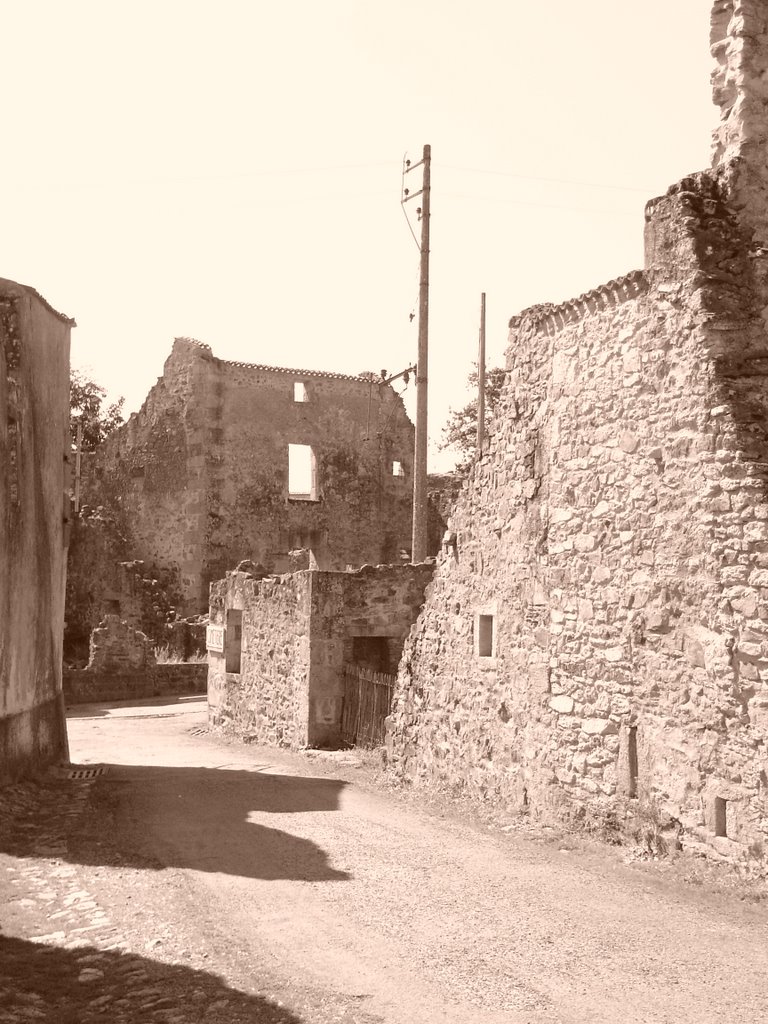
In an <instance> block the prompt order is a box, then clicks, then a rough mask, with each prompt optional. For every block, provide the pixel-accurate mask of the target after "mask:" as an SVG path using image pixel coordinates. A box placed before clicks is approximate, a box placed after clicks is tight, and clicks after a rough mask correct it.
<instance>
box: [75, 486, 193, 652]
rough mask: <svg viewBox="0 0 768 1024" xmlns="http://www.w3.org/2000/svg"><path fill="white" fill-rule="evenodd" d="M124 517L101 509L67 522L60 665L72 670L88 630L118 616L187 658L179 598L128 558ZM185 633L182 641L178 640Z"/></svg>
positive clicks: (137, 561) (128, 538)
mask: <svg viewBox="0 0 768 1024" xmlns="http://www.w3.org/2000/svg"><path fill="white" fill-rule="evenodd" d="M124 518H125V517H124V516H123V515H122V512H121V510H120V509H119V508H118V509H117V515H116V514H115V511H114V510H112V509H105V508H104V507H102V506H100V507H97V508H91V507H89V506H84V507H83V508H82V509H81V510H80V513H79V515H77V516H75V517H74V519H73V521H72V530H71V533H70V542H69V557H68V572H67V591H66V594H67V596H66V622H65V627H64V661H65V664H66V665H67V666H69V667H71V668H74V667H81V666H83V665H85V663H86V662H87V660H88V657H89V644H90V640H91V631H92V629H93V628H94V627H95V624H98V623H100V622H101V620H102V619H103V618H104V617H105V616H106V615H117V616H119V617H120V619H121V620H123V621H124V622H127V623H129V624H130V625H131V626H132V627H133V628H134V629H140V630H143V631H144V632H145V633H147V635H148V636H150V637H151V638H152V639H153V640H155V641H156V642H157V643H158V644H160V645H163V644H167V643H171V644H172V646H173V647H174V649H175V650H177V651H178V653H180V654H181V653H183V651H184V650H185V649H186V651H187V653H192V652H191V645H190V644H189V642H188V640H189V629H188V625H189V624H188V623H187V622H186V621H184V620H182V621H180V622H178V623H176V621H175V618H176V612H177V609H178V607H179V604H180V600H179V596H178V594H176V593H175V592H174V591H173V590H172V589H171V587H170V586H169V585H168V584H167V581H166V580H164V579H162V578H160V579H158V574H157V573H152V572H151V571H149V569H148V568H147V566H146V565H145V564H144V562H142V561H141V560H140V559H136V558H132V557H131V551H132V548H133V542H132V540H131V534H130V527H129V526H128V524H127V523H125V522H124ZM120 520H122V521H120ZM172 624H173V625H174V628H173V630H171V625H172ZM185 632H186V633H187V637H186V638H185V637H183V636H181V634H182V633H185ZM177 639H178V640H180V641H181V643H177V642H176V641H177Z"/></svg>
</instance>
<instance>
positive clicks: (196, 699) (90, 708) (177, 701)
mask: <svg viewBox="0 0 768 1024" xmlns="http://www.w3.org/2000/svg"><path fill="white" fill-rule="evenodd" d="M200 701H205V694H204V693H203V694H200V693H193V694H181V695H178V694H177V695H171V696H165V697H145V698H143V699H141V700H114V701H99V702H90V703H88V702H85V703H82V704H74V703H69V704H67V720H69V719H73V720H75V721H77V720H78V719H83V718H116V717H120V711H122V710H123V709H125V710H126V711H129V710H130V709H132V708H140V709H141V710H143V711H147V714H148V715H150V716H151V715H152V708H154V707H168V708H171V707H172V708H178V710H179V711H183V710H184V705H185V704H198V703H200ZM132 717H146V716H145V715H142V716H132Z"/></svg>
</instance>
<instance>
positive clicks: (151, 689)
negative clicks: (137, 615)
mask: <svg viewBox="0 0 768 1024" xmlns="http://www.w3.org/2000/svg"><path fill="white" fill-rule="evenodd" d="M207 679H208V665H207V664H206V663H205V662H202V663H201V662H190V663H187V664H182V663H178V662H177V663H163V664H158V663H157V659H156V657H155V644H154V641H153V640H151V639H150V637H148V636H147V635H146V634H145V633H142V632H141V631H140V630H138V629H133V627H132V626H130V625H129V624H128V623H127V622H124V621H121V619H120V617H119V616H118V615H107V616H105V618H104V620H103V621H102V622H101V623H100V624H99V626H97V628H96V629H94V630H93V631H92V633H91V639H90V657H89V659H88V664H87V666H86V667H85V668H84V669H67V668H65V669H64V697H65V699H66V702H67V704H82V703H85V702H90V701H99V702H101V701H114V700H140V699H146V698H147V697H161V696H170V695H178V694H194V693H205V688H206V685H207Z"/></svg>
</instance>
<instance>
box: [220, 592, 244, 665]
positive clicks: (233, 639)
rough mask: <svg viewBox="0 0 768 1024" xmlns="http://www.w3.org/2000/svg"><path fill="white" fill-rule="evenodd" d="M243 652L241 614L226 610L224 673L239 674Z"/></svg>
mask: <svg viewBox="0 0 768 1024" xmlns="http://www.w3.org/2000/svg"><path fill="white" fill-rule="evenodd" d="M242 651H243V613H242V612H241V611H235V609H233V608H230V609H228V610H227V630H226V633H225V636H224V658H225V666H224V670H225V672H239V671H240V659H241V656H242Z"/></svg>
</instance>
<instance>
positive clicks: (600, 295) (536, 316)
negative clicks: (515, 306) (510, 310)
mask: <svg viewBox="0 0 768 1024" xmlns="http://www.w3.org/2000/svg"><path fill="white" fill-rule="evenodd" d="M647 288H648V279H647V278H646V276H645V273H644V271H642V270H632V271H630V273H628V274H624V276H623V277H617V278H615V279H614V280H613V281H608V282H607V284H603V285H600V286H599V287H598V288H593V289H592V290H591V291H588V292H584V293H583V294H582V295H578V296H577V297H576V298H575V299H568V300H567V301H566V302H561V303H559V304H558V305H556V306H553V305H551V304H549V303H546V304H543V305H540V306H530V307H529V308H528V309H524V310H523V311H522V312H521V313H518V315H517V316H513V317H512V319H511V320H510V321H509V326H510V328H513V327H519V326H520V324H521V323H522V322H523V321H524V320H525V321H527V322H528V323H530V324H531V325H532V326H533V327H534V328H536V329H537V330H544V331H546V332H547V334H552V333H553V332H554V331H557V330H561V329H562V328H563V327H565V326H566V324H570V323H573V322H574V321H575V320H580V319H582V317H584V316H586V315H588V314H589V313H597V312H599V311H600V310H602V309H608V308H610V307H613V306H618V305H620V304H621V303H622V302H628V301H629V300H630V299H634V298H635V297H636V296H638V295H640V294H641V293H642V292H644V291H646V289H647Z"/></svg>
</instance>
